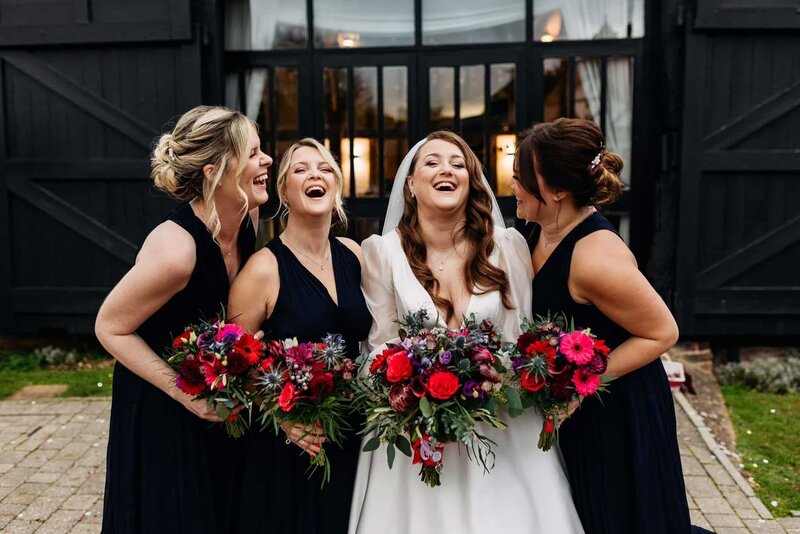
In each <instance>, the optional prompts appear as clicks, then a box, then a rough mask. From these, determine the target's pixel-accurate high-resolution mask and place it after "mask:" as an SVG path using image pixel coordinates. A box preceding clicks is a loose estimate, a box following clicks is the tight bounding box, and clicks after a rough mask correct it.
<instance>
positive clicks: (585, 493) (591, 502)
mask: <svg viewBox="0 0 800 534" xmlns="http://www.w3.org/2000/svg"><path fill="white" fill-rule="evenodd" d="M599 230H610V231H612V232H614V233H615V234H616V233H617V231H616V229H615V228H614V227H613V225H612V224H611V223H610V222H609V221H608V220H607V219H606V218H605V217H603V216H602V215H601V214H600V213H594V214H593V215H591V216H589V217H588V218H587V219H586V220H584V221H583V222H581V223H580V224H579V225H578V226H577V227H575V228H574V229H573V230H572V231H571V232H570V233H569V234H568V235H567V236H566V237H565V238H564V239H563V240H562V241H561V243H560V244H559V245H558V246H557V248H556V249H555V250H554V251H553V252H552V254H551V255H550V257H549V258H548V259H547V261H546V262H545V263H544V265H542V267H541V269H540V270H539V272H538V273H537V275H536V277H535V278H534V281H533V313H534V316H536V315H546V314H547V313H548V312H552V313H558V312H564V313H566V314H567V316H571V317H573V318H574V319H575V326H576V327H589V328H591V329H592V332H593V333H595V334H596V335H597V336H598V337H599V338H600V339H603V340H605V341H606V343H607V345H608V346H609V347H610V348H611V349H612V350H613V349H614V348H616V347H617V346H619V345H620V344H622V343H623V342H624V341H625V340H627V339H628V338H629V337H630V336H631V334H630V333H628V332H627V331H626V330H624V329H623V328H622V327H620V326H619V325H617V324H616V323H614V322H612V321H611V320H610V319H609V318H608V317H606V316H605V315H603V314H602V313H601V312H600V311H599V310H598V309H597V308H596V307H594V306H591V305H584V304H579V303H577V302H575V301H574V300H573V299H572V297H571V295H570V293H569V289H568V287H567V281H568V280H569V273H570V262H571V261H572V253H573V250H574V248H575V244H576V243H577V242H578V241H579V240H580V239H582V238H583V237H585V236H587V235H589V234H591V233H593V232H596V231H599ZM538 232H539V229H538V227H537V230H536V233H535V234H534V236H533V241H532V243H531V245H532V246H533V245H535V244H536V240H537V239H538ZM531 248H532V247H531ZM612 357H613V354H612ZM559 447H560V449H561V453H562V455H563V458H564V462H565V464H566V468H567V475H568V478H569V482H570V486H571V488H572V494H573V499H574V501H575V507H576V508H577V510H578V514H579V515H580V518H581V522H582V523H583V527H584V529H585V530H586V533H587V534H629V533H630V534H633V533H636V534H659V533H663V534H681V533H686V534H688V533H689V532H691V527H690V520H689V509H688V505H687V502H686V492H685V489H684V483H683V472H682V468H681V460H680V453H679V451H678V440H677V434H676V425H675V411H674V406H673V403H672V395H671V393H670V390H669V384H668V382H667V377H666V374H665V372H664V368H663V366H662V365H661V362H660V361H659V360H655V361H653V362H650V363H649V364H647V365H645V366H644V367H642V368H640V369H637V370H636V371H633V372H631V373H628V374H627V375H625V376H623V377H621V378H618V379H616V380H614V381H613V382H611V384H610V385H609V388H608V391H607V392H606V393H604V394H603V395H602V403H601V402H600V401H599V400H598V399H597V398H596V397H590V398H588V399H586V401H584V403H583V405H582V406H581V408H580V409H579V410H577V411H576V412H575V413H574V414H573V415H572V416H571V417H570V418H569V419H567V420H566V421H565V422H564V424H563V425H562V426H561V430H560V434H559Z"/></svg>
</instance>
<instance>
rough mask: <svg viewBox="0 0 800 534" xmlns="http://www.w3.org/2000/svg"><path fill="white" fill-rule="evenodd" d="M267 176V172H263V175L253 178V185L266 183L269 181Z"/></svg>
mask: <svg viewBox="0 0 800 534" xmlns="http://www.w3.org/2000/svg"><path fill="white" fill-rule="evenodd" d="M268 177H269V176H267V175H266V174H262V175H261V176H256V177H255V178H254V179H253V185H265V184H266V183H267V178H268Z"/></svg>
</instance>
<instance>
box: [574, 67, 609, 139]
mask: <svg viewBox="0 0 800 534" xmlns="http://www.w3.org/2000/svg"><path fill="white" fill-rule="evenodd" d="M600 64H601V61H600V60H599V59H582V58H577V59H576V60H575V107H574V111H573V113H572V116H573V117H576V118H578V119H588V120H590V121H594V122H596V123H597V124H598V125H599V124H600V95H601V85H602V82H601V79H600V76H601V75H600V69H601V65H600Z"/></svg>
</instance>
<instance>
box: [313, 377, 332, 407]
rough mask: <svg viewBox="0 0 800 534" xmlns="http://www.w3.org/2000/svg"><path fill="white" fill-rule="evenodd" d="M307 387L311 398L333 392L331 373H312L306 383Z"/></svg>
mask: <svg viewBox="0 0 800 534" xmlns="http://www.w3.org/2000/svg"><path fill="white" fill-rule="evenodd" d="M308 389H309V391H310V392H311V399H312V400H317V399H321V398H324V397H327V396H328V395H330V394H331V393H332V392H333V373H328V372H326V373H320V374H317V375H314V376H313V377H312V378H311V380H310V381H309V383H308Z"/></svg>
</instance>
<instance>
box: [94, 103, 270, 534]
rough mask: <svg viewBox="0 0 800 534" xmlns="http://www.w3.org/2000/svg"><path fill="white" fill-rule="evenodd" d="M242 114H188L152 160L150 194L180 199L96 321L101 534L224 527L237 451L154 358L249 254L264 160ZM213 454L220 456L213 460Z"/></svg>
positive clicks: (213, 303)
mask: <svg viewBox="0 0 800 534" xmlns="http://www.w3.org/2000/svg"><path fill="white" fill-rule="evenodd" d="M260 146H261V145H260V141H259V139H258V134H257V133H256V128H255V125H254V124H253V123H252V122H251V121H250V120H249V119H247V117H245V116H244V115H242V114H241V113H237V112H234V111H231V110H228V109H224V108H215V107H205V106H201V107H197V108H195V109H192V110H190V111H188V112H187V113H186V114H184V115H183V116H182V117H181V119H180V120H179V121H178V123H177V124H176V126H175V129H174V131H173V132H172V133H168V134H165V135H163V136H162V137H161V138H160V139H159V141H158V144H157V146H156V148H155V150H154V152H153V155H152V173H151V175H152V178H153V180H154V182H155V185H156V187H158V188H159V189H161V190H163V191H165V192H167V193H169V194H170V195H172V196H173V197H175V198H176V199H178V200H183V201H185V203H184V204H182V205H180V206H179V207H178V208H177V209H175V210H174V211H173V212H172V213H171V214H170V215H169V216H168V217H167V218H166V219H165V220H164V222H162V223H161V224H160V225H158V226H157V227H156V228H155V229H154V230H153V231H152V232H151V233H150V235H148V236H147V239H146V240H145V242H144V244H143V245H142V247H141V249H140V251H139V254H138V256H137V258H136V264H135V265H134V266H133V268H131V270H130V271H128V273H127V274H126V275H125V276H124V277H123V278H122V280H121V281H120V282H119V283H118V284H117V286H116V287H115V288H114V289H113V290H112V291H111V293H110V294H109V295H108V298H106V300H105V302H104V303H103V305H102V307H101V308H100V311H99V312H98V314H97V324H96V332H97V337H98V339H99V340H100V341H101V343H102V344H103V346H104V347H105V348H106V349H107V350H108V352H110V353H111V354H112V355H113V356H114V357H115V358H116V359H117V361H118V365H117V366H116V367H115V369H114V394H113V398H112V407H111V423H110V430H109V439H108V455H107V473H106V486H105V497H104V499H105V500H104V506H103V532H190V533H192V534H197V533H203V532H208V533H213V532H230V531H231V519H232V503H233V495H235V491H236V489H237V488H238V486H239V484H240V483H239V480H238V479H237V475H238V474H239V472H240V471H239V469H237V467H236V462H237V461H238V459H239V458H240V457H241V454H240V452H239V450H240V449H241V444H239V443H238V442H236V441H235V440H231V439H228V438H227V436H226V433H225V430H224V429H223V427H222V425H212V423H211V422H212V421H219V418H218V417H217V416H216V415H215V414H214V413H213V411H210V410H208V408H207V406H206V403H205V402H204V401H199V402H198V401H193V400H192V398H191V397H189V396H188V395H186V394H184V393H182V392H181V391H180V390H179V389H178V388H176V387H175V373H174V372H172V371H171V370H170V368H169V367H167V365H166V364H165V363H164V362H163V361H162V360H161V358H160V357H159V355H160V354H162V353H163V351H164V349H165V347H168V346H169V345H171V343H172V339H173V336H176V335H178V334H180V333H181V332H182V331H183V328H185V326H186V325H187V324H189V323H190V322H195V321H197V320H198V319H201V318H211V317H214V316H215V315H217V314H218V313H219V311H220V309H221V307H222V305H224V304H225V302H226V301H227V298H228V289H229V286H230V282H231V280H232V279H233V277H234V276H236V274H237V273H238V271H239V270H240V268H241V267H242V266H243V265H244V264H245V262H246V261H247V259H248V258H249V257H250V255H251V254H252V253H253V251H254V249H255V239H256V236H255V225H254V222H255V221H256V217H257V213H258V209H257V208H258V206H259V205H261V204H263V203H264V202H265V201H266V200H267V190H266V183H265V182H266V178H267V169H268V168H269V166H270V165H271V164H272V159H271V158H270V157H269V156H267V155H266V154H264V153H263V152H262V151H261V149H260ZM221 459H222V461H221Z"/></svg>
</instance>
